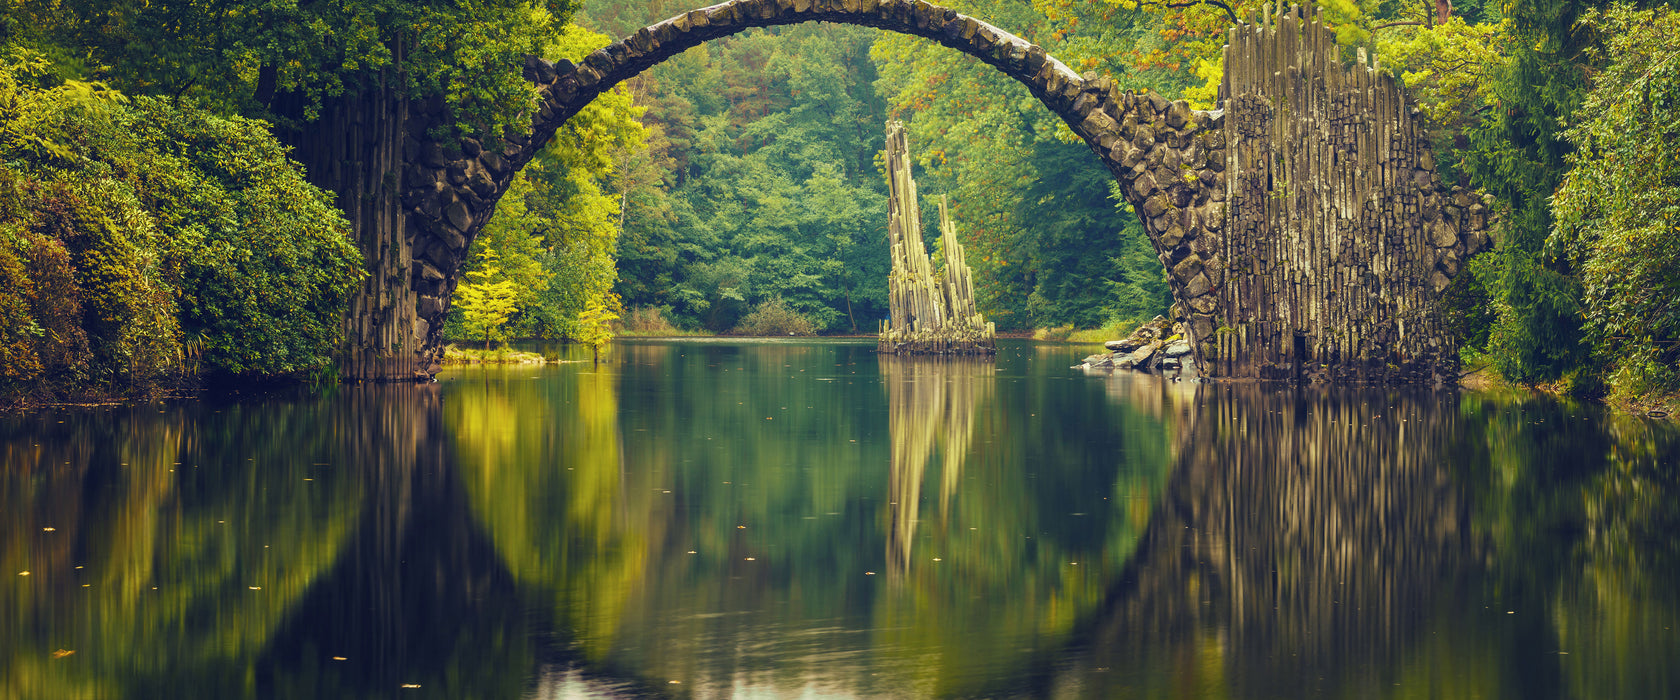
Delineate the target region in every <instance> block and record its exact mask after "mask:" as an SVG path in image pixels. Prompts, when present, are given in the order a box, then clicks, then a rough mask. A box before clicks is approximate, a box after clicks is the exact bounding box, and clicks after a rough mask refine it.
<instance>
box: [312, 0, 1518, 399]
mask: <svg viewBox="0 0 1680 700" xmlns="http://www.w3.org/2000/svg"><path fill="white" fill-rule="evenodd" d="M1250 20H1251V21H1250V22H1245V23H1240V24H1238V25H1237V26H1235V27H1233V28H1232V29H1231V30H1230V32H1229V34H1228V37H1227V41H1228V45H1227V47H1226V49H1225V51H1226V52H1227V53H1226V59H1225V66H1226V77H1225V83H1224V86H1223V89H1222V98H1223V101H1222V104H1221V109H1220V110H1218V111H1213V112H1203V111H1197V110H1194V109H1192V108H1191V107H1190V106H1189V105H1188V104H1187V103H1185V102H1183V101H1169V100H1166V99H1164V98H1162V97H1161V96H1159V95H1156V94H1154V93H1148V94H1136V93H1128V92H1123V91H1121V90H1118V89H1117V88H1116V87H1115V86H1114V84H1113V81H1112V80H1111V79H1109V78H1107V77H1104V76H1099V75H1096V74H1094V73H1086V74H1084V75H1080V74H1077V73H1075V72H1073V71H1072V70H1070V69H1069V68H1068V67H1067V66H1066V65H1063V64H1062V62H1060V61H1058V60H1056V58H1055V57H1053V56H1050V55H1049V54H1047V53H1045V51H1044V49H1042V48H1040V47H1038V46H1035V45H1033V44H1031V43H1029V42H1027V41H1025V40H1023V39H1021V38H1019V37H1016V36H1014V35H1012V34H1010V33H1008V32H1006V31H1003V30H1001V29H999V28H997V27H994V26H992V25H990V24H987V23H986V22H983V21H980V20H978V19H975V18H972V17H967V16H964V15H961V14H958V13H956V12H954V11H951V10H948V9H945V8H942V7H939V6H937V5H932V4H929V3H927V2H924V1H923V0H731V1H729V2H725V3H722V4H718V5H713V6H711V7H707V8H704V9H699V10H694V11H691V12H687V13H684V14H681V15H678V16H676V17H672V18H670V19H668V20H666V21H664V22H660V23H658V24H655V25H653V26H651V27H647V28H645V29H642V30H640V31H638V32H636V33H635V34H633V35H631V36H630V37H628V38H626V39H624V40H622V41H620V42H618V43H615V44H613V45H611V46H608V47H606V48H604V49H601V50H600V51H597V52H595V53H593V54H591V55H590V56H588V57H587V58H586V59H584V60H583V62H582V63H581V64H572V63H571V62H569V61H561V62H559V63H558V64H554V63H549V62H547V61H544V60H541V59H539V58H536V57H529V58H528V59H527V61H526V65H525V77H526V79H527V80H530V81H532V82H533V83H535V84H536V85H537V86H538V87H539V89H540V91H541V95H542V100H541V108H540V112H539V113H538V114H537V115H536V117H535V119H534V126H533V130H532V133H531V134H530V135H522V136H514V137H511V138H509V139H508V140H507V143H506V146H505V148H503V149H501V150H497V151H490V150H486V149H485V148H484V147H483V146H482V145H481V144H480V143H478V142H477V141H474V140H472V139H465V140H462V141H460V142H459V144H458V145H457V144H456V143H454V142H449V143H439V142H434V141H429V140H426V137H425V133H426V128H427V127H428V126H429V125H431V124H433V123H435V122H439V121H441V120H444V119H447V118H448V115H446V114H443V113H442V110H443V107H442V103H441V101H440V100H433V101H430V102H414V103H408V104H406V105H403V106H402V108H401V109H400V110H399V114H398V115H397V116H399V117H400V119H399V123H401V124H402V127H401V128H403V129H404V131H405V135H404V136H403V138H402V139H401V143H402V144H403V147H402V149H401V153H400V154H398V153H391V154H389V155H388V157H387V160H388V161H390V162H391V165H392V167H393V169H397V170H398V171H399V172H400V173H401V179H400V182H401V187H400V191H401V192H402V194H401V197H400V203H393V204H392V206H391V207H390V210H389V211H388V212H386V213H385V214H381V215H380V216H383V217H384V218H385V219H386V223H385V224H384V225H380V226H368V225H364V224H362V223H361V222H360V221H358V235H359V236H360V237H361V238H362V239H363V240H362V244H363V249H364V251H369V253H370V256H369V257H370V258H372V259H370V261H369V264H370V267H372V268H373V275H372V276H371V277H370V280H371V281H370V283H369V285H368V287H367V288H365V289H364V290H363V293H362V295H361V297H359V298H358V300H357V301H356V302H355V306H356V309H355V310H353V312H352V317H351V319H350V321H349V325H350V328H349V330H350V334H349V335H350V340H349V341H348V342H349V343H350V347H349V349H348V351H347V353H346V356H347V358H346V361H345V366H344V368H343V371H344V375H345V376H346V377H347V378H350V379H381V378H394V377H407V376H415V375H420V376H428V375H429V372H430V367H431V366H432V365H433V363H434V360H435V358H436V357H437V356H438V354H439V353H440V346H441V341H442V330H443V321H444V317H445V314H446V313H447V310H448V307H449V299H450V297H451V295H452V293H453V292H454V289H455V286H456V284H457V282H458V280H459V275H458V272H459V270H460V266H461V263H462V262H463V260H464V258H465V255H466V252H467V249H468V246H469V245H470V243H471V242H472V240H473V238H474V237H475V236H476V235H477V234H478V232H479V230H480V229H481V228H483V226H484V224H485V223H486V222H487V221H488V220H489V218H490V216H491V214H492V213H493V211H494V209H495V205H496V202H497V200H498V199H499V198H500V197H501V196H502V194H503V193H504V192H506V190H507V187H508V184H509V182H510V181H511V179H512V178H513V176H514V175H515V174H516V173H517V171H518V170H519V168H520V167H521V166H523V165H525V164H526V163H527V162H529V161H530V160H531V159H532V158H533V157H534V156H535V154H536V152H537V150H538V149H539V148H540V147H541V146H542V145H543V144H544V143H545V142H546V141H547V140H548V139H549V138H550V137H551V136H552V135H553V134H554V131H555V129H556V128H558V127H559V126H560V125H561V124H564V123H565V122H566V120H567V119H568V118H570V117H571V116H572V115H574V114H576V113H577V112H578V111H579V110H581V109H582V108H583V107H584V106H585V105H587V104H588V103H589V102H590V101H591V100H592V99H594V98H595V97H596V96H597V95H599V94H601V93H602V92H604V91H606V90H608V89H610V88H612V87H613V86H614V85H617V84H618V83H621V82H623V81H625V80H627V79H629V78H631V77H633V76H635V75H637V74H639V73H641V72H642V71H645V70H647V69H648V68H650V67H652V66H654V65H655V64H658V63H660V62H661V61H664V60H666V59H668V58H671V57H673V56H675V55H677V54H678V53H681V52H682V51H684V50H687V49H689V48H691V47H693V46H696V45H699V44H700V43H702V42H705V41H707V40H710V39H715V38H718V37H722V36H726V35H729V34H733V33H736V32H740V31H743V30H746V29H749V28H753V27H764V26H770V25H780V24H792V23H797V22H808V21H828V22H838V23H846V24H856V25H864V26H870V27H877V28H880V29H884V30H889V31H895V32H901V33H905V34H912V35H916V36H920V37H925V38H927V39H931V40H933V41H935V42H938V43H940V44H943V45H945V46H948V47H950V48H953V49H956V50H958V51H962V52H964V53H967V54H969V55H972V56H974V57H976V58H978V59H980V60H981V61H984V62H985V63H987V64H989V65H991V66H993V67H995V68H997V69H998V70H1000V71H1002V72H1003V73H1005V74H1007V75H1009V76H1010V77H1011V78H1014V79H1015V80H1017V81H1019V82H1021V83H1022V84H1023V85H1025V86H1026V87H1027V89H1028V90H1029V91H1031V92H1032V94H1033V95H1034V96H1035V97H1037V98H1038V99H1039V100H1040V101H1042V102H1043V103H1044V105H1045V106H1046V107H1048V108H1049V109H1050V111H1052V112H1054V113H1055V114H1056V115H1058V116H1060V117H1061V118H1062V119H1063V121H1065V122H1066V123H1067V124H1068V126H1069V127H1071V128H1072V129H1073V132H1074V133H1076V134H1078V135H1079V137H1080V138H1082V139H1084V141H1085V142H1086V143H1087V144H1088V145H1089V146H1090V147H1091V150H1092V151H1093V152H1095V154H1096V155H1097V157H1098V158H1100V159H1101V160H1102V162H1103V163H1104V164H1105V165H1107V166H1108V168H1109V170H1111V171H1112V172H1113V173H1114V176H1115V178H1116V179H1117V180H1118V181H1119V182H1120V184H1121V185H1122V190H1123V191H1124V193H1125V196H1126V199H1127V201H1128V202H1129V203H1130V204H1131V206H1132V207H1133V208H1134V209H1135V210H1136V212H1137V213H1138V216H1139V217H1140V218H1141V219H1142V220H1143V221H1144V223H1145V228H1146V230H1147V232H1148V236H1149V239H1150V241H1151V242H1152V243H1153V244H1154V246H1155V250H1156V252H1157V253H1158V254H1159V256H1160V260H1161V264H1162V266H1163V268H1164V269H1165V270H1166V271H1167V276H1168V278H1169V280H1170V285H1171V289H1172V294H1173V299H1174V301H1175V302H1176V303H1175V304H1174V305H1173V314H1174V316H1175V317H1176V320H1178V321H1179V322H1181V323H1182V324H1183V326H1182V327H1183V330H1184V332H1185V333H1186V335H1187V336H1188V337H1189V339H1190V340H1191V345H1192V348H1193V357H1194V360H1195V362H1196V365H1197V367H1199V368H1200V370H1201V373H1202V374H1203V375H1207V376H1217V377H1242V378H1288V377H1296V378H1300V377H1307V378H1311V379H1318V380H1329V381H1387V382H1416V381H1431V380H1433V381H1446V382H1449V383H1450V382H1455V381H1456V380H1457V370H1458V360H1457V347H1456V343H1455V341H1454V340H1453V339H1452V337H1451V335H1450V334H1449V333H1448V332H1447V330H1446V328H1445V327H1444V324H1443V322H1442V320H1441V314H1440V313H1439V312H1438V310H1437V303H1438V299H1439V297H1440V294H1441V292H1442V291H1443V290H1444V289H1445V287H1446V286H1447V285H1448V283H1449V282H1450V281H1451V279H1452V277H1453V276H1454V275H1455V274H1457V273H1458V271H1459V270H1460V268H1461V266H1462V264H1463V262H1464V260H1465V259H1466V258H1467V257H1468V256H1469V255H1471V254H1473V253H1475V252H1477V251H1478V250H1479V249H1481V248H1483V247H1485V246H1486V245H1487V241H1488V237H1487V235H1486V229H1487V227H1488V211H1487V208H1486V206H1485V205H1484V204H1483V202H1482V201H1481V200H1480V199H1478V198H1477V197H1476V196H1474V195H1473V194H1471V193H1469V192H1465V191H1463V190H1462V189H1461V188H1457V187H1448V186H1446V185H1444V184H1442V182H1441V180H1440V178H1439V177H1437V176H1436V174H1435V172H1434V166H1433V163H1432V160H1431V156H1430V154H1429V150H1428V144H1427V143H1426V142H1425V140H1424V138H1423V134H1422V131H1421V125H1420V124H1419V122H1418V119H1417V116H1416V115H1417V113H1416V112H1415V111H1414V110H1413V109H1412V108H1411V107H1410V106H1409V105H1408V103H1407V102H1406V99H1405V96H1404V94H1403V92H1402V90H1401V87H1400V86H1399V85H1398V84H1397V82H1396V81H1395V80H1393V79H1392V78H1391V77H1389V76H1387V75H1384V74H1382V73H1381V72H1379V71H1378V70H1377V67H1376V65H1375V62H1374V61H1368V60H1367V59H1366V57H1365V56H1364V54H1363V51H1361V52H1360V55H1359V57H1358V59H1357V60H1355V61H1352V62H1348V61H1344V59H1343V56H1342V53H1341V51H1342V49H1341V47H1338V46H1337V45H1336V44H1335V42H1334V39H1333V36H1332V35H1331V33H1330V32H1329V31H1328V30H1327V29H1326V28H1325V27H1324V26H1322V23H1321V21H1320V19H1319V18H1318V17H1317V16H1316V15H1315V14H1314V12H1313V11H1312V10H1311V9H1310V8H1307V9H1302V8H1290V9H1279V10H1277V11H1272V10H1270V9H1268V10H1266V11H1264V12H1262V13H1261V15H1260V16H1259V17H1258V18H1250ZM347 148H350V149H352V150H353V148H354V145H353V144H351V145H350V146H348V147H347ZM389 179H390V178H389V176H387V181H388V180H389ZM367 189H369V190H370V191H371V190H374V189H377V187H369V188H367ZM341 194H342V193H341ZM352 218H353V219H356V218H357V217H354V216H353V217H352ZM392 224H396V225H392ZM376 229H386V232H385V233H383V234H381V233H379V232H378V231H377V230H376ZM370 236H372V237H374V238H378V237H379V236H383V239H379V240H370Z"/></svg>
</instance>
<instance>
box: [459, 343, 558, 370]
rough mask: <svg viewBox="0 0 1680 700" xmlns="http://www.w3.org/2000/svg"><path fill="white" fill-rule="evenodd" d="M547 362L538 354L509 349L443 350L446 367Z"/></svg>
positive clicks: (538, 363) (460, 348)
mask: <svg viewBox="0 0 1680 700" xmlns="http://www.w3.org/2000/svg"><path fill="white" fill-rule="evenodd" d="M547 362H548V360H547V359H544V358H543V356H542V355H538V354H537V353H534V352H525V351H522V350H514V349H511V348H507V347H500V348H496V349H494V350H482V349H478V348H462V347H458V346H455V345H448V346H445V347H444V348H443V363H444V364H446V365H492V364H495V365H540V364H546V363H547Z"/></svg>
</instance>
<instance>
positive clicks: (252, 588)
mask: <svg viewBox="0 0 1680 700" xmlns="http://www.w3.org/2000/svg"><path fill="white" fill-rule="evenodd" d="M246 588H249V589H251V590H253V591H260V590H262V586H246Z"/></svg>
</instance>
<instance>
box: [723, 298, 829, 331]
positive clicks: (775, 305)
mask: <svg viewBox="0 0 1680 700" xmlns="http://www.w3.org/2000/svg"><path fill="white" fill-rule="evenodd" d="M731 332H732V333H735V334H736V335H758V336H772V335H776V336H781V335H816V333H817V326H816V324H814V323H811V320H810V319H808V318H805V317H804V316H802V315H800V314H799V312H797V311H794V310H793V307H791V306H788V304H787V302H785V301H783V300H782V299H781V297H774V298H771V299H770V300H769V301H766V302H764V303H762V304H759V305H758V306H757V307H755V308H754V309H753V310H752V311H751V312H750V313H748V314H747V315H746V316H743V317H742V318H741V322H740V323H739V324H737V325H736V326H735V330H733V331H731Z"/></svg>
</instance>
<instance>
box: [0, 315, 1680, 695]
mask: <svg viewBox="0 0 1680 700" xmlns="http://www.w3.org/2000/svg"><path fill="white" fill-rule="evenodd" d="M1001 345H1002V352H1001V353H1000V354H999V356H998V357H997V358H996V361H995V362H992V361H987V362H971V361H968V362H965V361H944V362H937V361H934V362H930V361H910V360H895V359H892V358H877V357H876V355H875V354H874V352H873V346H872V344H858V343H855V342H854V343H848V342H799V343H794V342H789V343H780V342H774V343H740V342H680V343H667V342H630V343H621V344H619V345H618V346H617V347H616V348H615V349H614V350H613V353H612V356H613V362H612V363H611V364H607V365H602V366H600V367H596V366H593V365H591V364H589V363H576V364H563V365H551V366H546V367H491V368H470V369H460V370H452V371H450V372H448V373H446V374H444V375H443V376H441V377H440V380H441V381H440V382H439V383H437V384H432V385H424V386H374V387H341V388H338V389H336V390H334V391H332V392H330V393H328V394H325V395H295V396H265V397H247V398H244V399H241V400H237V401H233V400H225V399H222V400H214V399H206V400H192V401H170V402H164V403H159V404H152V405H146V406H139V407H121V408H103V409H75V410H71V409H61V410H49V411H43V412H39V413H34V414H29V415H21V416H19V415H10V416H0V459H3V465H4V468H3V471H0V698H30V699H33V698H43V699H57V698H178V697H188V698H241V697H263V698H383V697H388V698H552V697H623V696H638V695H647V696H664V695H671V696H694V697H831V696H832V697H1091V698H1156V697H1175V698H1178V697H1193V698H1201V697H1210V698H1302V697H1359V698H1414V697H1416V698H1423V697H1442V698H1460V697H1479V698H1542V699H1543V698H1657V697H1680V466H1677V463H1680V432H1676V431H1675V430H1674V429H1673V428H1672V427H1671V426H1668V425H1664V424H1656V423H1650V422H1647V421H1644V420H1641V419H1637V418H1629V417H1617V416H1609V415H1605V414H1604V413H1603V412H1601V411H1598V410H1595V409H1591V408H1587V407H1580V406H1572V405H1567V404H1562V403H1559V402H1556V401H1553V400H1550V399H1545V398H1535V397H1527V396H1496V395H1487V394H1475V393H1463V394H1459V393H1446V392H1427V391H1412V390H1406V391H1400V390H1370V389H1366V390H1354V389H1304V390H1296V389H1291V388H1284V387H1275V386H1260V385H1252V384H1188V383H1185V384H1179V383H1170V382H1169V383H1163V382H1160V381H1158V380H1155V379H1152V378H1149V377H1142V376H1134V375H1116V376H1112V377H1111V376H1108V375H1105V374H1102V375H1085V374H1082V373H1079V372H1077V371H1073V370H1069V369H1068V367H1069V366H1070V365H1072V364H1074V363H1075V362H1076V361H1077V360H1078V358H1079V357H1080V356H1081V355H1082V354H1083V353H1082V352H1081V349H1080V348H1071V347H1067V346H1046V345H1034V344H1030V343H1024V342H1004V343H1001ZM24 572H27V574H25V573H24Z"/></svg>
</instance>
